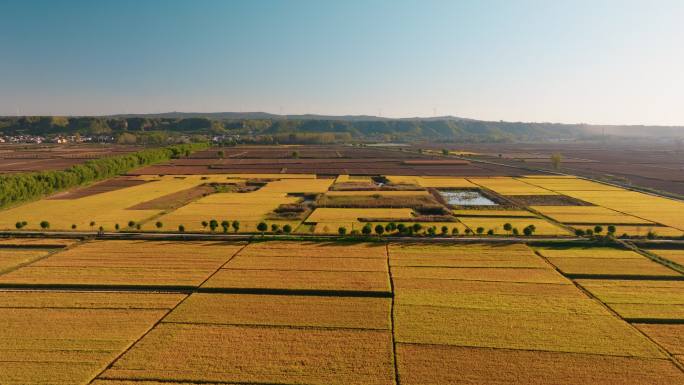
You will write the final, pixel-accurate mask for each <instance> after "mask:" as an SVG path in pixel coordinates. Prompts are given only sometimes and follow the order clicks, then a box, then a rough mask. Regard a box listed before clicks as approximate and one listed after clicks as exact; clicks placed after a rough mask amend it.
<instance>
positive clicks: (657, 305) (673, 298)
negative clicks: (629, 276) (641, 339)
mask: <svg viewBox="0 0 684 385" xmlns="http://www.w3.org/2000/svg"><path fill="white" fill-rule="evenodd" d="M578 283H579V284H580V285H582V287H584V288H585V289H586V290H587V291H589V292H590V293H592V295H594V296H595V297H596V298H598V299H599V300H600V301H602V302H603V303H605V304H607V305H608V306H610V307H611V308H612V309H613V310H614V311H615V312H616V313H618V314H619V315H620V316H621V317H623V318H627V319H633V320H673V319H682V320H684V281H681V280H680V281H652V280H651V281H648V280H638V281H637V280H635V281H606V280H579V281H578Z"/></svg>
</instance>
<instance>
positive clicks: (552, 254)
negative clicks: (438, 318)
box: [535, 246, 644, 259]
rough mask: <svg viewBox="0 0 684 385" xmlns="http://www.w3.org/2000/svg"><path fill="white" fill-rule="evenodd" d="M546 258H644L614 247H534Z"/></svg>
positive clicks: (630, 251)
mask: <svg viewBox="0 0 684 385" xmlns="http://www.w3.org/2000/svg"><path fill="white" fill-rule="evenodd" d="M535 250H537V251H539V252H540V253H541V254H542V255H544V256H545V257H548V258H574V257H576V258H609V259H612V258H615V259H628V258H631V259H644V256H643V255H641V254H639V253H636V252H634V251H632V250H626V249H618V248H614V247H591V246H588V247H578V246H572V247H535Z"/></svg>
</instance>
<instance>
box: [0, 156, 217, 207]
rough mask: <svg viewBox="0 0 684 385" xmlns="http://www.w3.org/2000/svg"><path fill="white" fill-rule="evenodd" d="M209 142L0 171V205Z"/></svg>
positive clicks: (111, 174) (95, 179)
mask: <svg viewBox="0 0 684 385" xmlns="http://www.w3.org/2000/svg"><path fill="white" fill-rule="evenodd" d="M208 147H209V144H208V143H191V144H178V145H173V146H168V147H160V148H153V149H147V150H142V151H138V152H134V153H131V154H125V155H118V156H112V157H106V158H100V159H95V160H90V161H87V162H85V163H83V164H78V165H74V166H71V167H69V168H67V169H65V170H56V171H40V172H31V173H23V174H7V175H0V208H2V207H7V206H11V205H15V204H17V203H21V202H26V201H29V200H33V199H37V198H40V197H43V196H45V195H48V194H52V193H55V192H58V191H61V190H65V189H68V188H72V187H76V186H82V185H86V184H89V183H91V182H95V181H98V180H102V179H106V178H111V177H113V176H116V175H119V174H122V173H125V172H128V171H130V170H133V169H135V168H138V167H142V166H147V165H150V164H153V163H158V162H163V161H166V160H169V159H171V158H179V157H182V156H188V155H190V154H191V153H192V152H194V151H198V150H203V149H206V148H208Z"/></svg>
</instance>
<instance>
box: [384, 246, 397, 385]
mask: <svg viewBox="0 0 684 385" xmlns="http://www.w3.org/2000/svg"><path fill="white" fill-rule="evenodd" d="M389 245H390V243H389V242H387V243H385V254H386V255H387V276H388V278H389V283H390V291H391V292H392V301H391V303H390V327H391V332H392V362H393V363H394V383H395V385H400V384H401V381H400V377H401V376H400V374H399V362H398V361H397V339H396V336H395V322H394V295H395V293H394V278H393V276H392V266H391V263H390V247H389Z"/></svg>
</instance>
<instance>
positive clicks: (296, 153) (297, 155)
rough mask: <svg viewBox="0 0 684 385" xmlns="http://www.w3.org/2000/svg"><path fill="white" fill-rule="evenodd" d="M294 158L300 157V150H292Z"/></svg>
mask: <svg viewBox="0 0 684 385" xmlns="http://www.w3.org/2000/svg"><path fill="white" fill-rule="evenodd" d="M292 158H293V159H297V158H299V151H292Z"/></svg>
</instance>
